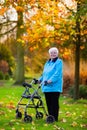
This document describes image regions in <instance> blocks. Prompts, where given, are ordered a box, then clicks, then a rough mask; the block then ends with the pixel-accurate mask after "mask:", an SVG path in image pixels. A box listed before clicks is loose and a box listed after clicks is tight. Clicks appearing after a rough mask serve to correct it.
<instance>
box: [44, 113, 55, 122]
mask: <svg viewBox="0 0 87 130" xmlns="http://www.w3.org/2000/svg"><path fill="white" fill-rule="evenodd" d="M54 121H55V118H54V116H52V115H49V116H48V117H47V119H46V122H47V123H53V122H54Z"/></svg>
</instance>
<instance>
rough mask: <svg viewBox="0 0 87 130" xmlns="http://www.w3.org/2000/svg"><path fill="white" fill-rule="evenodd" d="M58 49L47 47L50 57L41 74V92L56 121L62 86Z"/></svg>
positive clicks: (61, 66)
mask: <svg viewBox="0 0 87 130" xmlns="http://www.w3.org/2000/svg"><path fill="white" fill-rule="evenodd" d="M58 54H59V51H58V49H57V48H56V47H52V48H50V49H49V57H50V59H49V60H48V61H47V62H46V63H45V65H44V69H43V73H42V76H41V77H40V78H39V81H40V82H42V87H41V88H42V92H43V93H44V94H45V99H46V104H47V109H48V114H49V115H52V116H53V117H54V119H55V120H54V121H58V114H59V96H60V93H61V92H62V86H63V62H62V60H61V59H60V58H59V57H58Z"/></svg>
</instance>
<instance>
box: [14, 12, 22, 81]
mask: <svg viewBox="0 0 87 130" xmlns="http://www.w3.org/2000/svg"><path fill="white" fill-rule="evenodd" d="M18 16H19V17H18V18H19V19H18V26H17V39H21V37H22V35H23V33H24V30H23V29H22V28H20V27H21V26H22V25H23V13H22V12H18ZM16 45H17V57H16V77H15V84H22V83H23V82H24V47H23V44H22V42H21V40H17V42H16Z"/></svg>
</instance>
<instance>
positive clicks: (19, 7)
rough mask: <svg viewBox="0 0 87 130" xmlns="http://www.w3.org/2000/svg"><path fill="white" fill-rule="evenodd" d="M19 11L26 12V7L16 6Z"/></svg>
mask: <svg viewBox="0 0 87 130" xmlns="http://www.w3.org/2000/svg"><path fill="white" fill-rule="evenodd" d="M16 10H17V12H24V8H23V7H21V6H16Z"/></svg>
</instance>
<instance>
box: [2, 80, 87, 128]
mask: <svg viewBox="0 0 87 130" xmlns="http://www.w3.org/2000/svg"><path fill="white" fill-rule="evenodd" d="M12 84H13V81H4V84H3V85H0V130H45V129H46V130H86V129H87V100H83V99H80V100H78V101H73V99H71V98H69V97H65V96H63V95H61V97H60V113H59V121H58V122H55V123H52V124H47V123H46V121H45V120H46V115H45V113H44V112H43V110H42V109H41V111H42V112H43V114H44V117H43V118H42V119H36V118H35V114H36V113H35V109H33V108H31V109H30V108H29V109H28V113H29V115H31V116H32V118H33V121H32V123H25V122H24V121H23V116H24V115H22V119H16V117H15V116H16V113H15V110H16V106H17V103H18V101H19V99H20V98H21V95H22V93H23V92H24V90H25V88H24V87H22V86H13V85H12ZM32 92H33V91H32ZM39 93H40V94H41V97H42V100H43V102H44V105H45V108H46V104H45V100H44V95H43V94H42V93H41V91H40V92H39ZM25 102H26V103H27V102H28V99H26V101H25ZM21 112H22V114H24V108H21Z"/></svg>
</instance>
